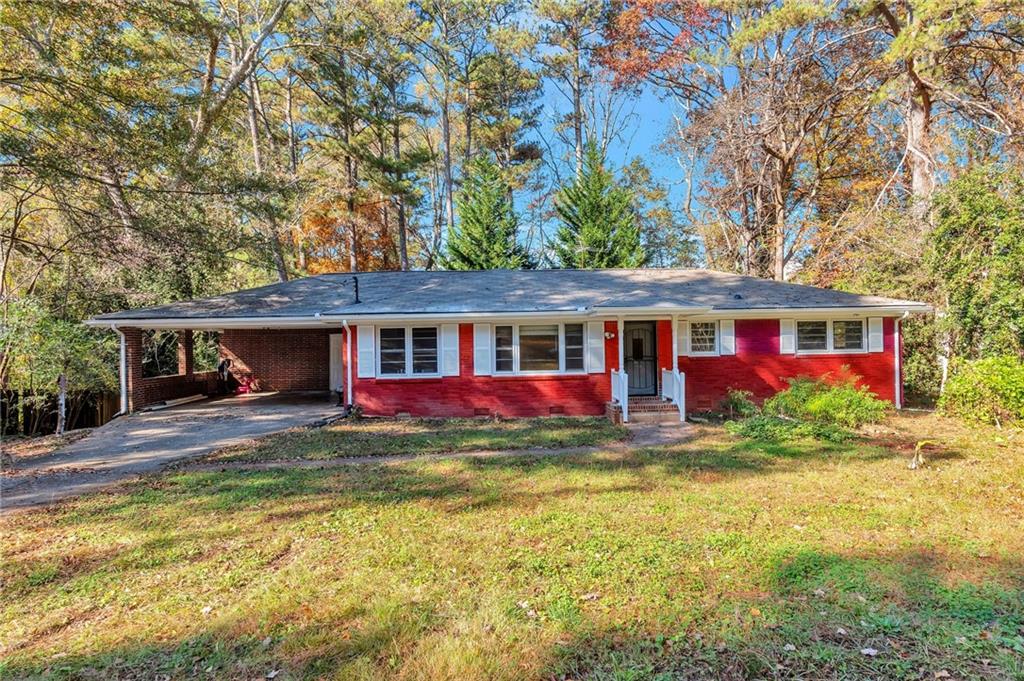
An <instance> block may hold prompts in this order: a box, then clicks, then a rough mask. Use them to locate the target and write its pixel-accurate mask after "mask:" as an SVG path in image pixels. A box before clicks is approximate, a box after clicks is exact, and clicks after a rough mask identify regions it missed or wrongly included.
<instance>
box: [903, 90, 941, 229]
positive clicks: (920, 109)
mask: <svg viewBox="0 0 1024 681" xmlns="http://www.w3.org/2000/svg"><path fill="white" fill-rule="evenodd" d="M908 94H909V99H910V101H909V103H908V104H909V109H910V110H909V112H908V115H907V152H908V153H909V155H910V191H911V199H912V200H913V205H912V206H911V207H910V211H911V213H910V214H911V216H912V217H913V218H914V220H915V222H917V224H918V225H919V226H922V227H923V226H925V225H926V224H928V221H929V214H930V212H931V199H932V192H933V191H934V190H935V163H934V160H933V158H932V152H931V123H932V98H931V92H929V90H928V88H927V86H925V85H923V84H921V83H915V82H913V81H911V84H910V86H909V93H908Z"/></svg>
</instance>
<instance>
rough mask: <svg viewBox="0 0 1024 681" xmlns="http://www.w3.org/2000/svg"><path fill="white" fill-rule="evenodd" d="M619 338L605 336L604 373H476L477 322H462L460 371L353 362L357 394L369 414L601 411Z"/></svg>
mask: <svg viewBox="0 0 1024 681" xmlns="http://www.w3.org/2000/svg"><path fill="white" fill-rule="evenodd" d="M605 330H606V331H613V332H614V331H615V323H614V322H608V323H606V324H605ZM353 335H354V334H353ZM616 342H617V341H616V340H615V339H612V340H606V341H605V358H606V360H605V372H604V373H601V374H570V375H559V376H475V375H473V325H472V324H460V325H459V375H458V376H445V377H444V378H358V377H357V372H356V370H355V367H353V370H352V376H353V388H354V394H353V399H354V401H355V403H356V404H358V405H359V406H360V407H362V409H363V413H364V414H367V415H369V416H393V415H395V414H401V413H408V414H411V415H413V416H479V415H482V414H488V415H492V414H496V415H500V416H548V415H551V414H553V413H557V414H566V415H569V416H586V415H594V416H597V415H601V414H603V413H604V408H605V402H607V401H608V400H609V398H610V396H611V382H610V378H609V372H610V371H611V370H612V369H614V368H616V367H617V364H618V349H617V345H616ZM353 350H354V348H353ZM354 357H355V353H354V352H353V358H354ZM553 410H554V411H553Z"/></svg>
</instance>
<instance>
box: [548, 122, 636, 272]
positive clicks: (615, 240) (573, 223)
mask: <svg viewBox="0 0 1024 681" xmlns="http://www.w3.org/2000/svg"><path fill="white" fill-rule="evenodd" d="M633 206H634V204H633V195H632V193H631V192H630V191H629V190H628V189H626V188H625V187H623V186H622V185H620V184H618V183H617V182H616V181H615V178H614V176H613V175H612V174H611V173H610V172H609V171H608V170H607V169H605V167H604V160H603V159H602V157H601V152H600V150H599V149H598V148H597V145H596V144H594V143H592V142H588V143H587V144H585V145H584V148H583V167H582V170H581V172H580V174H579V176H578V177H575V178H574V179H573V181H572V182H571V183H570V184H568V185H567V186H564V187H562V188H561V189H560V190H559V192H558V194H557V196H556V197H555V213H556V214H557V215H558V219H559V221H560V222H561V226H560V227H559V229H558V232H557V233H556V235H555V243H554V250H555V257H556V258H557V262H558V265H559V266H560V267H565V268H571V269H583V268H602V267H641V266H643V265H644V264H645V263H646V261H647V255H646V253H645V252H644V249H643V246H642V245H641V241H640V226H639V224H638V222H637V215H636V213H635V212H634V209H633Z"/></svg>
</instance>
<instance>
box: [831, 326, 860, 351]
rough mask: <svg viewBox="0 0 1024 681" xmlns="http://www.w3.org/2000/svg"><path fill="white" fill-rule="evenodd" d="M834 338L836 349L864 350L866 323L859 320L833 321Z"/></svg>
mask: <svg viewBox="0 0 1024 681" xmlns="http://www.w3.org/2000/svg"><path fill="white" fill-rule="evenodd" d="M832 339H833V345H834V347H835V349H836V350H863V349H864V325H863V324H862V323H861V322H859V321H842V322H832Z"/></svg>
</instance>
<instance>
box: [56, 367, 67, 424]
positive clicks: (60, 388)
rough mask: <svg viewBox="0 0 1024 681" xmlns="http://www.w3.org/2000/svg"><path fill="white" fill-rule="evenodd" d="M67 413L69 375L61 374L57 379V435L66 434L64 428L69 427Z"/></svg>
mask: <svg viewBox="0 0 1024 681" xmlns="http://www.w3.org/2000/svg"><path fill="white" fill-rule="evenodd" d="M67 412H68V377H67V374H65V373H63V372H62V373H61V375H60V376H58V377H57V429H56V431H55V433H56V434H57V435H63V434H64V428H65V427H66V426H67Z"/></svg>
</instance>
